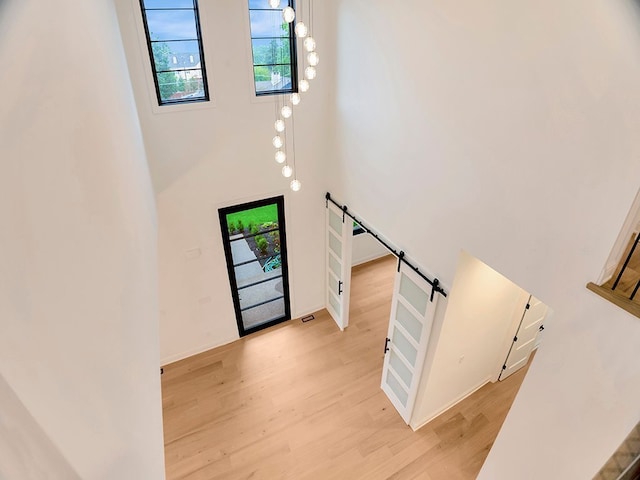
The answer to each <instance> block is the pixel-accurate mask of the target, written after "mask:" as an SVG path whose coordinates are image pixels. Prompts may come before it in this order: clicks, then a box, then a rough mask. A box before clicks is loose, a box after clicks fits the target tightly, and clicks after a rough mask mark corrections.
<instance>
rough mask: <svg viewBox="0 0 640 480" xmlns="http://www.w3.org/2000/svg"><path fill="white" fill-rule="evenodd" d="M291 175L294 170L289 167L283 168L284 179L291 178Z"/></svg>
mask: <svg viewBox="0 0 640 480" xmlns="http://www.w3.org/2000/svg"><path fill="white" fill-rule="evenodd" d="M291 175H293V168H291V167H290V166H289V165H285V166H284V167H282V176H283V177H285V178H289V177H290V176H291Z"/></svg>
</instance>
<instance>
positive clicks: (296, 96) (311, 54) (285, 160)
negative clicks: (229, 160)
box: [269, 0, 320, 192]
mask: <svg viewBox="0 0 640 480" xmlns="http://www.w3.org/2000/svg"><path fill="white" fill-rule="evenodd" d="M305 1H306V3H307V5H308V9H306V13H307V17H306V20H307V22H306V23H305V22H304V21H303V18H304V13H305V11H304V8H303V7H304V4H305ZM285 3H289V2H285ZM280 4H281V0H269V6H270V7H271V8H273V9H277V8H279V7H280ZM299 7H300V8H299V9H298V11H297V12H296V11H295V10H294V9H293V7H291V6H286V7H284V8H283V9H282V19H283V20H284V21H285V22H286V23H288V24H293V25H291V26H290V27H289V28H293V32H294V34H295V35H294V41H295V40H297V41H299V42H300V43H301V44H302V45H301V46H300V47H299V48H297V49H296V50H295V51H297V52H300V55H299V60H298V63H299V68H300V71H301V72H302V73H303V77H302V78H301V79H300V80H299V81H298V85H297V89H296V90H295V91H294V92H293V93H291V94H290V95H289V94H280V95H275V117H276V118H275V120H274V124H273V126H274V129H275V131H276V135H275V136H274V137H273V139H272V141H271V142H272V144H273V146H274V147H275V149H276V152H275V156H274V158H275V160H276V162H277V163H278V164H280V165H282V176H283V177H285V178H291V177H293V179H292V180H291V182H290V183H289V186H290V188H291V190H292V191H294V192H297V191H299V190H300V189H301V188H302V183H301V182H300V180H299V179H298V175H297V173H298V172H297V168H296V140H295V115H294V108H295V107H296V106H297V105H299V104H300V101H301V99H302V97H301V95H300V94H301V93H306V92H308V91H309V89H310V88H311V84H310V80H314V79H315V78H316V76H317V71H316V67H317V66H318V63H319V62H320V56H319V55H318V53H317V52H316V41H315V39H314V37H313V36H312V31H313V0H300V4H299ZM274 27H278V25H274ZM280 60H282V63H286V62H284V60H283V59H280ZM292 76H293V77H294V78H295V76H294V75H292ZM288 123H290V126H287V124H288ZM289 144H290V145H291V150H289V153H290V155H288V154H287V151H288V146H289Z"/></svg>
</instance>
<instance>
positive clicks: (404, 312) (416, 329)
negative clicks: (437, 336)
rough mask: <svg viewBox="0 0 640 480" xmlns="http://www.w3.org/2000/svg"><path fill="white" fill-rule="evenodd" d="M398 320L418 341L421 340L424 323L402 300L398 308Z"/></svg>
mask: <svg viewBox="0 0 640 480" xmlns="http://www.w3.org/2000/svg"><path fill="white" fill-rule="evenodd" d="M396 320H398V323H400V325H402V326H403V327H404V329H405V330H406V331H407V332H409V335H411V336H412V337H413V339H414V340H415V341H416V342H419V341H420V335H421V334H422V323H421V322H420V320H418V319H417V318H416V317H414V316H413V314H412V313H411V312H410V311H409V309H408V308H407V307H405V306H404V304H403V303H402V302H398V304H397V308H396Z"/></svg>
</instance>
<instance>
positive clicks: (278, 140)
mask: <svg viewBox="0 0 640 480" xmlns="http://www.w3.org/2000/svg"><path fill="white" fill-rule="evenodd" d="M272 143H273V146H274V147H276V148H280V147H282V138H281V137H280V135H276V136H275V137H273V140H272Z"/></svg>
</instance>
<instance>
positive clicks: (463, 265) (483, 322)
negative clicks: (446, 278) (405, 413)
mask: <svg viewBox="0 0 640 480" xmlns="http://www.w3.org/2000/svg"><path fill="white" fill-rule="evenodd" d="M528 299H529V294H528V293H527V292H525V291H524V290H522V289H521V288H520V287H518V286H517V285H516V284H514V283H513V282H511V281H510V280H509V279H508V278H505V277H504V276H502V275H500V274H499V273H498V272H496V271H495V270H493V269H492V268H491V267H489V266H488V265H486V264H485V263H483V262H482V261H480V260H479V259H477V258H475V257H474V256H473V255H470V254H469V253H467V252H461V253H460V260H459V262H458V268H457V270H456V275H455V279H454V281H453V287H452V288H451V292H450V295H449V298H448V306H447V309H446V313H445V314H444V319H443V322H442V327H441V330H440V332H439V335H438V339H437V344H436V345H434V348H435V352H434V358H433V360H432V361H431V362H430V365H428V366H427V369H430V370H431V374H430V375H429V374H428V373H429V372H427V375H426V377H425V378H424V380H425V382H424V383H422V385H421V387H420V398H419V399H418V401H417V402H416V407H415V409H414V412H413V415H412V418H411V426H412V427H414V428H416V427H419V426H422V425H423V424H425V423H426V422H428V421H429V420H431V419H433V418H434V417H436V416H437V415H439V414H440V413H442V412H443V411H445V410H446V409H448V408H449V407H451V406H453V405H455V404H456V403H457V402H459V401H460V400H462V399H463V398H465V397H466V396H467V395H469V394H470V393H472V392H473V391H475V390H477V389H478V388H480V387H481V386H482V385H484V384H486V383H487V382H489V381H495V380H496V379H497V377H498V374H499V373H500V367H501V366H502V363H503V362H504V360H505V359H506V355H507V352H508V346H509V344H510V342H508V340H511V339H513V336H514V335H515V333H516V332H517V329H518V324H519V320H520V318H522V314H523V312H524V308H525V305H526V304H527V300H528Z"/></svg>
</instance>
